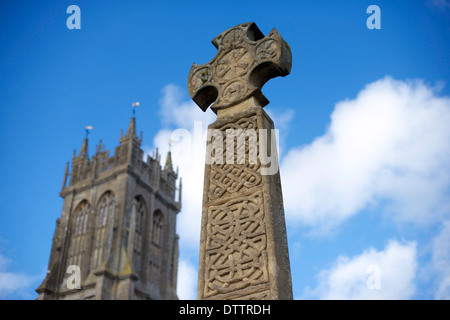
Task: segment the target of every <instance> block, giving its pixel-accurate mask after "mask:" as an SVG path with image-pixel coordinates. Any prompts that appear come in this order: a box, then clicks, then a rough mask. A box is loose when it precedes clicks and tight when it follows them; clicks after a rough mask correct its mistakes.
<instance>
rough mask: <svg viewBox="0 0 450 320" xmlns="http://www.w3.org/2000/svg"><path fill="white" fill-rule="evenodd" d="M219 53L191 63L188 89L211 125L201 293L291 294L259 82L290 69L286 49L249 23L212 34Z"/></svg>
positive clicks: (271, 140) (273, 152)
mask: <svg viewBox="0 0 450 320" xmlns="http://www.w3.org/2000/svg"><path fill="white" fill-rule="evenodd" d="M212 42H213V44H214V45H215V46H216V48H218V53H217V55H216V57H215V58H214V59H213V60H211V61H210V62H209V63H207V64H205V65H201V66H199V65H196V64H194V65H193V66H192V68H191V71H190V74H189V81H188V89H189V93H190V95H191V97H192V98H193V100H194V101H195V102H196V103H197V104H198V105H199V106H200V108H202V110H206V109H207V108H208V106H209V105H211V103H213V102H214V104H213V105H212V106H211V108H212V109H213V111H214V112H216V114H217V120H216V121H215V122H214V123H212V124H211V125H209V127H208V129H209V130H208V142H207V152H206V165H205V180H204V191H203V209H202V222H201V224H202V226H201V240H200V262H199V278H198V299H227V300H229V299H256V300H264V299H292V287H291V273H290V265H289V254H288V245H287V238H286V226H285V217H284V209H283V198H282V191H281V182H280V176H279V171H278V155H277V149H276V142H275V134H274V130H273V129H274V125H273V121H272V120H271V119H270V117H269V116H268V115H267V114H266V112H264V110H263V107H264V106H265V105H266V104H267V103H268V100H267V99H266V98H265V97H264V96H263V94H262V93H261V87H262V85H263V84H264V83H265V82H266V81H268V80H269V79H271V78H273V77H276V76H285V75H287V74H288V73H289V72H290V67H291V53H290V51H289V47H288V46H287V44H286V42H285V41H284V40H283V39H282V38H281V36H280V35H279V34H278V32H277V31H276V30H275V29H273V30H272V31H271V33H270V34H269V35H268V36H266V37H264V36H263V35H262V33H261V31H259V29H258V28H257V26H256V25H255V24H254V23H246V24H242V25H239V26H236V27H233V28H231V29H229V30H227V31H225V32H224V33H222V34H220V35H219V36H217V37H216V38H215V39H214V40H213V41H212Z"/></svg>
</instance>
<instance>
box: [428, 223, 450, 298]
mask: <svg viewBox="0 0 450 320" xmlns="http://www.w3.org/2000/svg"><path fill="white" fill-rule="evenodd" d="M432 265H433V268H434V271H436V272H437V281H438V288H437V289H436V292H435V298H436V299H445V300H449V299H450V220H449V221H445V222H444V223H443V227H442V230H441V232H440V233H439V234H438V235H437V236H436V237H435V238H434V239H433V243H432Z"/></svg>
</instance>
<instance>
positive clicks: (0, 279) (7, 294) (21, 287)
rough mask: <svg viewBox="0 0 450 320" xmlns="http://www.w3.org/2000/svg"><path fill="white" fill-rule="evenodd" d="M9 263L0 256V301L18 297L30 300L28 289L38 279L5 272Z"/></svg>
mask: <svg viewBox="0 0 450 320" xmlns="http://www.w3.org/2000/svg"><path fill="white" fill-rule="evenodd" d="M10 262H11V261H10V260H9V259H7V258H5V257H4V256H2V255H0V299H16V298H17V297H18V296H20V297H22V298H26V299H29V298H32V297H31V296H30V294H29V291H30V287H31V286H32V285H35V282H36V280H37V279H38V277H37V276H29V275H26V274H23V273H15V272H10V271H7V270H6V269H7V265H8V264H10ZM39 278H40V277H39ZM42 279H43V277H42Z"/></svg>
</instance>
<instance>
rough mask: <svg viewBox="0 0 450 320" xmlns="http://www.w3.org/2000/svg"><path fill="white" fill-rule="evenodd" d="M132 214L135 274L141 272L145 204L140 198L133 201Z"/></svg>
mask: <svg viewBox="0 0 450 320" xmlns="http://www.w3.org/2000/svg"><path fill="white" fill-rule="evenodd" d="M132 210H133V214H132V216H133V217H135V223H134V243H133V250H134V255H133V256H134V268H135V270H136V272H138V273H139V272H140V270H141V256H142V239H143V237H144V224H145V219H144V218H145V203H144V200H143V199H142V198H140V197H136V198H134V199H133V209H132Z"/></svg>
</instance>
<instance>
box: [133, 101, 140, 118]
mask: <svg viewBox="0 0 450 320" xmlns="http://www.w3.org/2000/svg"><path fill="white" fill-rule="evenodd" d="M138 105H139V101H138V102H133V104H132V106H133V117H134V115H135V113H136V107H137V106H138Z"/></svg>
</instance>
